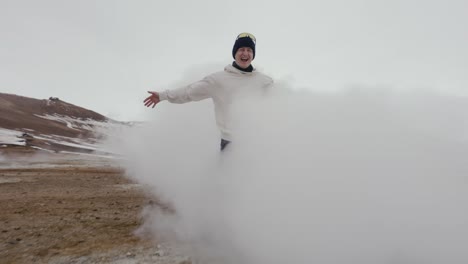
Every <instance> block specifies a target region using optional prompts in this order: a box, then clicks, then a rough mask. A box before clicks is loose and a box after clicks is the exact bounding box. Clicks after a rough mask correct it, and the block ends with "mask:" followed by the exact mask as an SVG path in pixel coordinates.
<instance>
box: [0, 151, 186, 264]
mask: <svg viewBox="0 0 468 264" xmlns="http://www.w3.org/2000/svg"><path fill="white" fill-rule="evenodd" d="M2 155H3V157H5V153H3V154H2ZM80 162H81V164H78V163H79V162H71V161H70V164H67V162H66V161H64V160H61V161H60V164H56V166H48V167H47V166H37V164H36V165H35V166H25V167H12V168H11V167H9V166H8V163H7V162H6V161H5V159H3V163H2V162H0V164H2V165H3V166H1V167H0V263H183V262H184V261H182V260H180V259H178V260H177V259H175V258H174V256H172V258H168V257H171V256H168V255H170V254H172V253H169V250H167V249H163V246H161V245H159V244H158V243H157V242H155V241H148V240H144V239H141V238H139V237H137V236H135V235H134V231H135V229H136V228H137V227H138V226H139V225H140V223H141V221H142V220H141V219H140V218H139V215H140V211H141V209H142V208H143V207H144V206H147V205H152V206H158V205H157V201H156V200H155V199H154V198H152V197H150V196H149V195H147V194H145V192H144V191H143V189H142V188H141V186H140V185H138V184H135V183H132V182H130V181H129V180H128V179H126V178H125V177H123V173H124V172H123V171H122V170H120V169H118V168H115V167H111V166H105V165H102V166H98V165H96V164H94V165H92V166H86V164H82V161H80ZM5 165H6V166H5ZM163 250H164V251H165V252H164V253H163ZM163 255H166V258H164V256H163Z"/></svg>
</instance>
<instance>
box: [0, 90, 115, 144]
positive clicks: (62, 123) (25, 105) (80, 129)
mask: <svg viewBox="0 0 468 264" xmlns="http://www.w3.org/2000/svg"><path fill="white" fill-rule="evenodd" d="M108 123H118V122H115V121H113V120H110V119H108V118H107V117H105V116H103V115H101V114H98V113H96V112H94V111H91V110H88V109H85V108H82V107H79V106H76V105H73V104H70V103H67V102H64V101H62V100H60V99H58V98H55V97H50V98H49V99H42V100H39V99H34V98H29V97H24V96H19V95H14V94H5V93H0V128H3V129H8V130H15V131H18V132H19V134H20V135H21V136H20V137H21V138H22V140H23V142H26V146H27V147H35V148H40V149H46V150H52V151H61V150H66V151H79V152H92V150H90V149H92V147H91V148H88V147H85V146H83V147H82V148H80V147H79V146H77V145H80V144H82V143H83V142H86V143H95V142H96V137H97V135H96V133H95V131H94V128H95V126H106V125H107V124H108ZM0 144H6V145H8V143H6V142H0Z"/></svg>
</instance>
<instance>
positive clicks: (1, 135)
mask: <svg viewBox="0 0 468 264" xmlns="http://www.w3.org/2000/svg"><path fill="white" fill-rule="evenodd" d="M21 135H22V133H21V132H19V131H15V130H10V129H4V128H0V143H1V144H8V145H17V146H25V145H26V142H25V141H24V139H21V138H19V137H20V136H21Z"/></svg>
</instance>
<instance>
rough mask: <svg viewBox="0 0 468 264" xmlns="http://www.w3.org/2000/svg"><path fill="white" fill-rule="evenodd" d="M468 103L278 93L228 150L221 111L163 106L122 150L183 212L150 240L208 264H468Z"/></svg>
mask: <svg viewBox="0 0 468 264" xmlns="http://www.w3.org/2000/svg"><path fill="white" fill-rule="evenodd" d="M466 103H467V101H466V99H464V98H459V97H458V98H457V97H448V96H442V95H437V94H431V93H418V92H414V93H405V94H403V93H397V92H392V91H391V90H388V89H387V90H380V89H377V88H363V89H350V90H346V91H342V92H339V93H334V94H325V93H315V92H311V91H297V90H296V91H294V90H292V89H289V88H288V87H287V85H277V87H275V89H273V91H272V92H271V94H269V95H268V96H266V97H263V98H256V99H254V100H251V101H243V102H239V104H238V105H237V107H236V108H235V113H236V115H235V116H236V117H237V128H238V129H237V131H236V133H235V134H236V138H235V139H234V143H233V144H231V145H230V147H229V149H227V151H226V152H224V153H220V151H219V146H218V145H219V136H218V134H217V130H216V128H215V125H214V117H213V113H212V105H211V102H209V101H207V102H200V103H191V104H186V105H171V104H168V103H162V104H160V105H158V106H157V109H155V110H154V112H153V113H152V114H153V117H154V118H153V120H152V121H151V122H149V123H148V124H146V125H143V126H138V127H135V128H132V129H130V130H128V131H125V132H123V133H122V134H119V135H118V136H116V138H114V139H113V140H116V139H117V140H118V141H119V144H118V145H116V144H114V146H113V147H117V146H118V148H119V149H120V152H121V153H124V154H125V155H126V156H127V157H128V159H127V161H126V163H125V164H124V166H125V167H126V169H127V171H128V173H127V174H128V175H129V177H131V178H133V179H134V180H136V181H138V182H140V183H143V184H145V185H146V186H148V187H149V188H150V189H151V191H152V192H153V193H154V194H155V195H157V196H158V197H160V199H161V200H163V201H165V202H167V203H169V204H171V205H172V207H173V208H174V209H175V213H168V212H164V211H161V210H157V209H154V208H153V209H151V208H147V209H146V210H145V212H144V214H145V215H146V217H147V221H146V223H145V225H144V226H143V227H142V229H141V230H143V231H142V232H148V233H150V234H152V235H155V236H158V237H165V238H166V239H169V238H171V239H174V240H175V241H177V242H178V243H179V244H185V245H189V246H190V250H191V251H190V254H192V255H193V256H194V257H195V258H198V259H200V260H201V261H202V263H210V261H212V262H213V263H247V264H249V263H251V264H254V263H255V264H266V263H278V264H279V263H281V264H284V263H295V264H300V263H304V264H305V263H321V264H329V263H330V264H331V263H333V264H341V263H360V264H376V263H385V264H387V263H408V264H416V263H425V264H428V263H468V253H466V245H468V211H467V210H466V204H467V202H468V178H467V177H468V176H467V175H468V163H467V162H466V157H467V154H468V148H467V146H468V137H467V135H468V134H467V132H468V131H467V130H468V126H467V120H468V116H467V115H468V111H467V104H466Z"/></svg>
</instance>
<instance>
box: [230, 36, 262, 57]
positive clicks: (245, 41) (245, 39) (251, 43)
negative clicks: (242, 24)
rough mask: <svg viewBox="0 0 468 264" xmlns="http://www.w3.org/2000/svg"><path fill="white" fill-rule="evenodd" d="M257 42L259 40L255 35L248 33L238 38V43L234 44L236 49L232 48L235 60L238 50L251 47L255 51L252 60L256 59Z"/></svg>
mask: <svg viewBox="0 0 468 264" xmlns="http://www.w3.org/2000/svg"><path fill="white" fill-rule="evenodd" d="M256 42H257V40H256V39H255V36H254V35H252V34H250V33H247V32H244V33H240V34H239V35H238V36H237V38H236V42H234V47H233V48H232V57H233V58H234V59H235V58H236V52H237V50H238V49H239V48H242V47H249V48H251V49H252V51H253V58H252V59H255V44H256Z"/></svg>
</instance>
